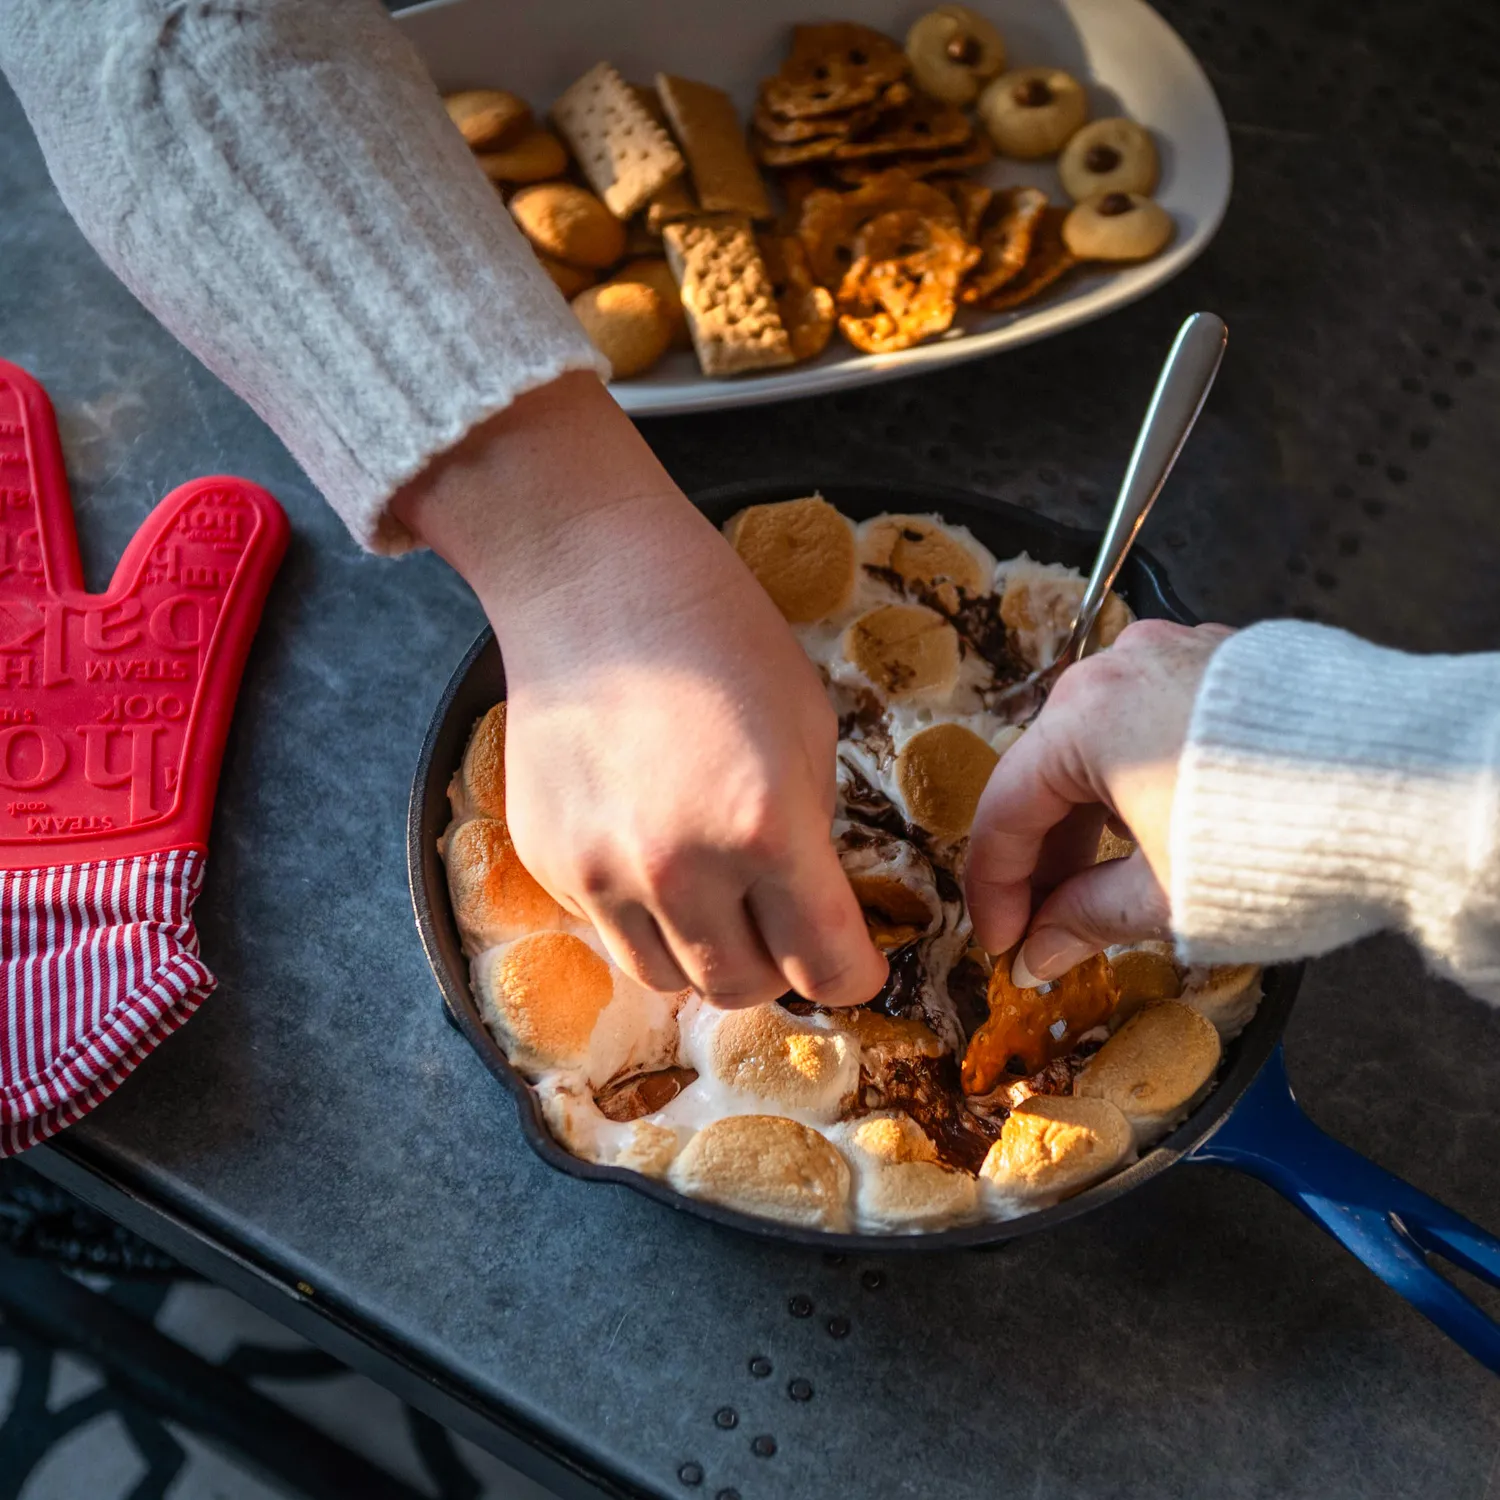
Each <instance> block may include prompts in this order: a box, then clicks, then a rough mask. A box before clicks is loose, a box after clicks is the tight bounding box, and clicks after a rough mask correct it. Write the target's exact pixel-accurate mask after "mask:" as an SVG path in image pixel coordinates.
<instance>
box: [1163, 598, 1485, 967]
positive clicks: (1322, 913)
mask: <svg viewBox="0 0 1500 1500" xmlns="http://www.w3.org/2000/svg"><path fill="white" fill-rule="evenodd" d="M1497 737H1500V657H1495V656H1471V657H1413V656H1406V655H1403V654H1401V653H1399V652H1395V651H1388V650H1383V649H1381V648H1379V647H1376V646H1371V645H1369V644H1367V643H1366V642H1363V641H1360V640H1357V639H1355V638H1354V637H1353V636H1349V635H1346V634H1344V633H1343V632H1341V631H1337V630H1330V629H1327V628H1325V627H1322V626H1317V625H1305V624H1298V623H1293V622H1290V621H1278V622H1273V623H1269V624H1264V625H1257V626H1255V627H1253V628H1251V629H1249V630H1245V631H1242V632H1240V633H1239V634H1238V635H1235V636H1233V637H1231V638H1230V639H1229V640H1228V641H1227V642H1226V643H1225V644H1224V645H1223V646H1222V647H1220V649H1219V650H1218V651H1217V652H1216V653H1215V655H1214V657H1213V659H1212V661H1211V663H1210V665H1209V669H1208V673H1207V675H1206V677H1205V679H1204V681H1203V684H1202V687H1201V689H1200V691H1199V694H1198V698H1197V702H1196V704H1195V706H1194V710H1193V716H1192V722H1191V726H1190V729H1189V735H1188V745H1187V748H1186V751H1185V753H1184V756H1183V760H1182V764H1181V767H1180V770H1179V778H1178V785H1177V792H1176V797H1175V801H1174V804H1173V809H1172V829H1171V886H1172V889H1171V901H1172V920H1173V926H1174V929H1175V933H1176V936H1177V940H1178V942H1179V944H1180V945H1181V947H1182V948H1183V949H1184V950H1185V954H1186V956H1187V957H1188V958H1189V959H1190V960H1191V961H1194V962H1235V961H1272V960H1277V959H1292V958H1300V957H1305V956H1309V955H1312V954H1315V953H1322V952H1326V951H1327V950H1328V949H1330V948H1333V947H1336V946H1338V945H1339V944H1341V943H1345V942H1348V941H1350V940H1352V939H1354V938H1356V937H1359V936H1361V935H1363V934H1365V933H1369V932H1373V931H1375V930H1377V929H1380V928H1384V927H1400V928H1403V929H1405V930H1406V931H1408V932H1411V933H1412V934H1413V935H1415V936H1417V937H1418V939H1419V940H1420V941H1422V942H1423V943H1424V944H1425V945H1426V946H1427V948H1428V951H1429V954H1430V955H1431V956H1432V957H1433V958H1434V959H1435V960H1436V961H1437V962H1438V964H1439V966H1440V967H1443V968H1445V969H1447V970H1448V971H1449V972H1452V973H1455V974H1457V975H1459V976H1460V977H1465V978H1467V979H1468V981H1469V982H1471V983H1472V982H1474V981H1475V980H1476V979H1482V978H1483V976H1482V975H1478V974H1476V973H1475V968H1476V964H1477V966H1478V967H1479V968H1480V969H1490V968H1492V967H1493V957H1492V955H1491V954H1489V953H1470V952H1468V951H1466V949H1467V948H1468V947H1472V941H1471V940H1472V939H1473V938H1474V936H1475V932H1474V928H1475V922H1474V920H1473V919H1474V915H1475V910H1476V903H1478V904H1479V905H1480V906H1483V905H1484V904H1485V903H1486V902H1487V901H1488V902H1492V899H1493V891H1494V883H1495V879H1496V865H1497V847H1496V843H1497V805H1496V757H1497V753H1500V745H1497ZM1480 925H1481V926H1482V925H1484V923H1483V921H1481V923H1480ZM1490 977H1491V978H1493V975H1491V976H1490Z"/></svg>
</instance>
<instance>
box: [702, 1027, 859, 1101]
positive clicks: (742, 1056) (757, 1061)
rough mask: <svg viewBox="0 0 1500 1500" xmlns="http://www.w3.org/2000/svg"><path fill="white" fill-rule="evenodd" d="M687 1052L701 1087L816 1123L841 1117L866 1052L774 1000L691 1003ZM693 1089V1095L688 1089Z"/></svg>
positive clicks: (856, 1082) (843, 1035)
mask: <svg viewBox="0 0 1500 1500" xmlns="http://www.w3.org/2000/svg"><path fill="white" fill-rule="evenodd" d="M681 1033H682V1043H681V1048H680V1051H681V1054H682V1058H683V1061H684V1062H686V1063H687V1065H688V1066H689V1067H692V1068H696V1069H697V1070H698V1074H699V1081H698V1084H697V1085H694V1088H695V1089H696V1090H698V1091H699V1092H702V1093H708V1094H711V1093H712V1092H713V1090H714V1086H715V1085H716V1086H717V1087H718V1088H719V1089H721V1090H726V1091H728V1092H729V1093H730V1094H732V1095H735V1096H738V1097H739V1098H740V1099H742V1100H748V1101H755V1102H757V1103H759V1104H761V1105H766V1106H770V1107H771V1108H774V1109H778V1110H783V1111H786V1112H787V1113H790V1114H795V1115H799V1116H801V1117H802V1118H804V1119H807V1120H810V1121H826V1120H834V1119H837V1118H838V1115H839V1111H840V1109H841V1108H842V1107H843V1105H844V1103H845V1101H846V1100H847V1099H848V1098H849V1097H850V1096H851V1095H852V1094H853V1092H854V1090H855V1087H856V1086H857V1084H858V1083H859V1048H858V1047H857V1046H856V1045H854V1043H853V1042H852V1041H851V1040H850V1038H849V1037H848V1036H846V1035H845V1034H844V1033H842V1032H839V1031H835V1030H834V1029H833V1028H832V1027H830V1026H829V1025H828V1023H827V1021H826V1019H825V1018H823V1017H822V1016H794V1015H793V1014H792V1013H791V1012H790V1011H789V1010H787V1009H786V1008H785V1007H784V1006H781V1005H778V1004H777V1003H776V1002H775V1001H774V1000H773V1001H769V1002H768V1003H767V1004H765V1005H754V1006H749V1007H747V1008H746V1009H743V1010H720V1009H719V1008H718V1007H717V1006H713V1005H709V1004H707V1003H706V1002H703V1001H690V1002H689V1004H688V1006H685V1007H684V1008H683V1014H682V1017H681ZM684 1092H688V1091H684Z"/></svg>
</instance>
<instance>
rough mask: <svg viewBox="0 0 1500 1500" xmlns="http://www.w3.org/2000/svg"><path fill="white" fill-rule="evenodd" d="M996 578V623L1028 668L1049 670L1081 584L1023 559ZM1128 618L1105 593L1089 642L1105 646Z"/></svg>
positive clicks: (1067, 571)
mask: <svg viewBox="0 0 1500 1500" xmlns="http://www.w3.org/2000/svg"><path fill="white" fill-rule="evenodd" d="M999 573H1000V576H1001V579H1002V581H1003V586H1004V590H1005V592H1004V593H1003V594H1002V595H1001V598H1000V618H1001V619H1002V620H1003V621H1004V622H1005V626H1006V629H1007V630H1009V632H1010V636H1011V639H1012V641H1014V643H1015V646H1016V649H1017V650H1018V651H1019V652H1020V653H1021V656H1022V657H1023V659H1024V660H1025V661H1027V662H1028V663H1029V664H1030V665H1031V666H1033V667H1045V666H1048V665H1050V664H1051V663H1052V662H1053V661H1054V660H1055V659H1056V657H1057V653H1058V651H1059V650H1060V649H1061V648H1062V643H1063V642H1064V641H1065V640H1066V639H1067V638H1068V632H1069V631H1070V630H1071V629H1072V628H1073V620H1074V618H1075V617H1076V616H1077V614H1078V606H1079V605H1080V604H1081V603H1082V602H1083V591H1084V588H1085V587H1086V580H1085V579H1083V578H1081V577H1080V576H1079V575H1078V574H1077V573H1076V572H1075V571H1074V570H1073V569H1072V568H1065V567H1063V566H1062V565H1061V564H1060V563H1036V562H1032V561H1031V559H1030V558H1028V557H1019V558H1017V559H1016V560H1015V561H1014V562H1010V563H1002V564H1001V565H1000V568H999ZM1133 618H1134V616H1133V615H1132V614H1131V613H1130V609H1129V606H1128V605H1126V603H1125V601H1124V600H1123V599H1122V598H1120V596H1119V595H1118V594H1114V593H1111V594H1110V595H1108V596H1107V597H1106V599H1105V601H1104V607H1103V608H1102V609H1101V610H1100V611H1099V623H1098V624H1097V625H1096V626H1095V627H1094V639H1095V641H1097V643H1098V644H1099V645H1100V646H1101V647H1102V646H1108V645H1110V644H1111V643H1112V642H1113V641H1114V639H1115V637H1116V636H1118V635H1119V633H1120V632H1121V631H1122V630H1124V628H1125V627H1126V626H1127V625H1128V624H1130V622H1131V620H1132V619H1133Z"/></svg>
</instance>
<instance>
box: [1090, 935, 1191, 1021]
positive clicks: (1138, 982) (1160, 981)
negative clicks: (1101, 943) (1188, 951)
mask: <svg viewBox="0 0 1500 1500" xmlns="http://www.w3.org/2000/svg"><path fill="white" fill-rule="evenodd" d="M1104 956H1105V958H1106V959H1108V960H1109V967H1110V972H1111V973H1112V974H1113V975H1114V976H1115V983H1116V984H1117V985H1118V986H1119V988H1120V1001H1119V1004H1118V1005H1116V1006H1115V1012H1114V1014H1113V1015H1112V1016H1111V1017H1110V1018H1109V1023H1110V1027H1111V1028H1112V1029H1113V1030H1116V1031H1118V1030H1119V1028H1120V1027H1121V1026H1123V1025H1124V1024H1125V1022H1126V1021H1128V1020H1129V1019H1130V1018H1131V1016H1133V1015H1134V1014H1135V1013H1136V1011H1138V1010H1139V1009H1140V1008H1141V1007H1142V1006H1143V1005H1149V1004H1150V1003H1151V1002H1152V1001H1153V1000H1175V999H1176V998H1177V997H1178V996H1179V995H1180V994H1181V993H1182V970H1181V969H1180V968H1178V966H1177V959H1176V957H1175V955H1174V954H1173V951H1172V945H1171V944H1170V943H1161V942H1154V941H1153V942H1144V943H1132V944H1130V945H1129V946H1128V947H1125V946H1121V947H1116V948H1106V949H1105V950H1104Z"/></svg>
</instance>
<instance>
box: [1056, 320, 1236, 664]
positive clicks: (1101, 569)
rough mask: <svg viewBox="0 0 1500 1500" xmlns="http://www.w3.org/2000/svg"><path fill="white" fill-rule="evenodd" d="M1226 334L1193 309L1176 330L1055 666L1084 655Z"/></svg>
mask: <svg viewBox="0 0 1500 1500" xmlns="http://www.w3.org/2000/svg"><path fill="white" fill-rule="evenodd" d="M1228 337H1229V331H1228V329H1226V328H1225V327H1224V322H1223V320H1222V319H1221V318H1216V317H1215V316H1214V315H1213V313H1206V312H1200V313H1194V314H1193V315H1192V316H1191V317H1190V318H1188V319H1187V321H1186V322H1185V323H1183V325H1182V327H1181V328H1180V329H1178V331H1177V337H1176V339H1175V340H1174V341H1173V344H1172V348H1171V351H1170V352H1169V353H1168V355H1167V359H1166V363H1165V364H1164V365H1163V366H1162V367H1161V375H1160V376H1159V377H1158V378H1157V382H1156V390H1155V391H1154V392H1153V393H1152V396H1151V404H1150V406H1148V407H1147V408H1146V416H1145V419H1144V420H1143V421H1142V423H1141V430H1140V432H1139V434H1137V436H1136V440H1135V451H1134V452H1133V453H1132V454H1131V455H1130V465H1129V467H1128V468H1127V469H1126V470H1125V479H1124V481H1123V483H1122V484H1121V485H1120V498H1119V499H1118V500H1116V501H1115V509H1114V514H1113V515H1111V516H1110V518H1109V526H1108V527H1107V528H1106V530H1105V533H1104V540H1103V541H1102V542H1101V543H1100V545H1099V556H1098V557H1097V558H1096V559H1095V560H1094V571H1093V572H1092V573H1091V574H1090V575H1089V581H1088V587H1087V588H1085V589H1084V592H1083V600H1082V602H1081V603H1080V604H1079V606H1078V618H1077V619H1076V620H1074V622H1073V629H1072V631H1071V632H1070V634H1069V636H1068V641H1067V644H1066V645H1065V646H1064V647H1063V649H1062V651H1061V652H1060V653H1059V655H1058V658H1057V665H1058V666H1066V665H1068V664H1069V663H1071V662H1073V661H1076V660H1077V659H1078V658H1079V657H1080V656H1081V655H1082V654H1083V648H1084V646H1085V645H1086V643H1087V641H1088V638H1089V634H1090V632H1091V631H1092V630H1093V628H1094V621H1095V620H1096V619H1098V617H1099V611H1100V609H1101V608H1103V605H1104V600H1105V598H1106V596H1107V595H1108V594H1109V590H1110V587H1111V585H1112V584H1113V583H1114V581H1115V575H1116V574H1118V573H1119V571H1120V566H1121V564H1122V563H1123V562H1124V561H1125V554H1126V553H1127V552H1129V551H1130V548H1131V546H1132V544H1133V543H1134V542H1135V538H1136V534H1137V533H1138V532H1139V531H1140V529H1141V524H1142V522H1144V521H1145V519H1146V516H1147V515H1148V514H1149V512H1150V510H1151V507H1152V505H1153V504H1154V503H1155V500H1156V497H1157V496H1158V495H1159V494H1160V493H1161V487H1162V485H1163V484H1165V483H1166V480H1167V475H1168V474H1170V473H1171V472H1172V465H1173V464H1175V463H1176V462H1177V455H1178V454H1179V453H1181V452H1182V445H1183V444H1184V443H1185V442H1187V437H1188V433H1190V432H1191V431H1192V430H1193V423H1194V422H1196V421H1197V420H1198V413H1199V412H1200V411H1202V410H1203V403H1204V401H1205V400H1206V399H1207V397H1208V391H1209V387H1210V386H1211V385H1212V384H1213V383H1214V376H1215V375H1216V374H1218V371H1219V361H1220V360H1222V359H1223V358H1224V345H1225V342H1226V341H1227V340H1228Z"/></svg>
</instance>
